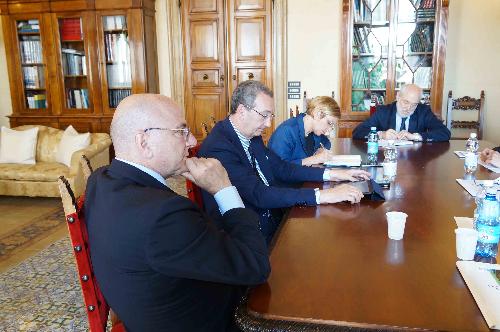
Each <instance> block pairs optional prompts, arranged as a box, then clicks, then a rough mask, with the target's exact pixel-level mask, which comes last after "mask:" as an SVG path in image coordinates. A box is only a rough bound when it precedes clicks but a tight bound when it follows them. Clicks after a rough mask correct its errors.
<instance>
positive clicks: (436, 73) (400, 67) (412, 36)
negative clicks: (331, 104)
mask: <svg viewBox="0 0 500 332" xmlns="http://www.w3.org/2000/svg"><path fill="white" fill-rule="evenodd" d="M447 17H448V0H343V26H344V28H343V32H342V56H341V67H342V73H341V77H342V78H341V109H342V113H343V115H342V118H343V119H345V120H346V121H351V122H353V121H354V122H357V123H359V122H360V121H362V120H364V119H366V117H368V116H369V109H370V104H371V103H375V104H385V103H390V102H393V101H394V100H395V99H396V95H397V91H398V90H399V89H400V87H401V86H402V85H403V84H407V83H415V84H418V85H419V86H420V87H422V88H423V89H424V97H423V98H422V102H425V103H429V104H430V105H431V108H432V110H433V111H434V112H435V113H436V114H440V113H441V104H442V89H443V81H444V79H443V78H444V60H445V46H446V32H447V31H446V29H447V22H446V21H447ZM351 127H355V124H351Z"/></svg>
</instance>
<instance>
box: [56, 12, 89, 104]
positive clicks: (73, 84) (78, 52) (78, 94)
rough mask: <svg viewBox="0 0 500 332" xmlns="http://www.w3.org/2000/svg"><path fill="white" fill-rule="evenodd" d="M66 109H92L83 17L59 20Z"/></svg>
mask: <svg viewBox="0 0 500 332" xmlns="http://www.w3.org/2000/svg"><path fill="white" fill-rule="evenodd" d="M57 22H58V28H59V36H60V41H61V45H60V52H61V54H60V56H61V66H62V75H63V89H64V103H65V108H66V109H88V108H90V107H91V106H90V98H89V78H88V59H87V57H86V55H85V42H84V40H85V38H84V34H83V22H82V18H81V17H64V18H58V19H57Z"/></svg>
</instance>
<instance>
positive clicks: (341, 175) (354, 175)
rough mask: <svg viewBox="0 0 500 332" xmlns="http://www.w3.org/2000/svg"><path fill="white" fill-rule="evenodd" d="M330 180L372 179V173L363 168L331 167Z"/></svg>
mask: <svg viewBox="0 0 500 332" xmlns="http://www.w3.org/2000/svg"><path fill="white" fill-rule="evenodd" d="M328 172H329V173H330V174H329V177H330V181H359V180H368V179H370V173H368V172H367V171H363V170H361V169H347V170H345V169H336V170H333V169H330V170H328Z"/></svg>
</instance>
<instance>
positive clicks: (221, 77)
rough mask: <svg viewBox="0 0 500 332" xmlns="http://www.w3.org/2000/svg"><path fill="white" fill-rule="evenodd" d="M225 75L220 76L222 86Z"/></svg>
mask: <svg viewBox="0 0 500 332" xmlns="http://www.w3.org/2000/svg"><path fill="white" fill-rule="evenodd" d="M224 78H225V77H224V75H220V85H221V86H224Z"/></svg>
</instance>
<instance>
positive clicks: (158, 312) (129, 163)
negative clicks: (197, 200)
mask: <svg viewBox="0 0 500 332" xmlns="http://www.w3.org/2000/svg"><path fill="white" fill-rule="evenodd" d="M111 138H112V140H113V145H114V148H115V153H116V158H115V159H113V161H112V162H111V165H109V166H106V167H102V168H99V169H97V170H96V171H95V172H94V173H93V174H92V175H91V176H90V178H89V180H88V184H87V189H86V201H85V216H86V222H87V227H88V235H89V246H90V253H91V259H92V264H93V267H94V272H95V276H96V278H97V281H98V283H99V286H100V289H101V291H102V293H103V294H104V297H105V298H106V300H107V301H108V303H109V305H110V306H111V308H113V310H114V311H115V312H116V313H117V315H118V317H120V319H121V320H122V321H123V323H124V325H125V328H126V330H127V331H128V332H130V331H132V332H134V331H140V332H143V331H155V332H156V331H169V332H171V331H214V332H218V331H233V329H234V328H235V326H233V323H232V316H233V312H234V309H235V306H236V305H237V303H238V301H239V300H240V297H241V295H242V291H243V290H244V287H243V286H242V285H257V284H260V283H263V282H264V281H265V280H266V279H267V277H268V275H269V272H270V266H269V259H268V249H267V246H266V243H265V241H264V238H263V236H262V234H261V232H260V231H259V228H258V223H259V218H258V216H257V215H256V214H255V212H253V211H252V210H250V209H245V208H244V207H243V204H242V201H241V198H240V197H239V195H238V192H237V190H236V189H235V188H234V187H233V186H231V182H230V181H229V178H228V176H227V173H226V171H225V170H224V168H223V167H222V166H221V164H220V162H219V161H217V160H215V159H203V158H190V159H186V157H187V155H188V148H190V147H192V146H194V145H195V144H196V139H195V138H194V137H193V136H192V135H191V133H190V132H189V129H188V128H187V127H186V121H185V120H184V117H183V112H182V110H181V109H180V108H179V107H178V106H177V105H175V104H174V103H173V102H172V101H171V100H170V99H169V98H167V97H165V96H161V95H155V94H135V95H132V96H129V97H127V98H125V99H124V100H123V101H122V102H121V103H120V104H119V105H118V108H117V109H116V111H115V114H114V116H113V120H112V122H111ZM178 174H182V175H183V176H184V177H186V178H188V179H190V180H191V181H194V183H196V184H197V185H198V186H200V187H201V188H203V189H204V190H206V191H207V192H209V193H211V194H215V199H216V200H217V202H218V204H219V205H218V206H219V208H220V211H221V214H222V218H221V220H220V225H221V229H218V228H216V227H215V225H214V223H212V222H211V220H209V219H207V217H206V215H205V214H204V213H202V212H201V211H199V209H198V207H197V206H196V205H195V204H194V203H193V202H191V201H190V200H189V199H187V198H185V197H183V196H179V195H177V194H176V193H174V192H173V191H172V190H170V188H168V187H167V184H166V181H165V179H166V178H169V177H170V176H172V175H178Z"/></svg>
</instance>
